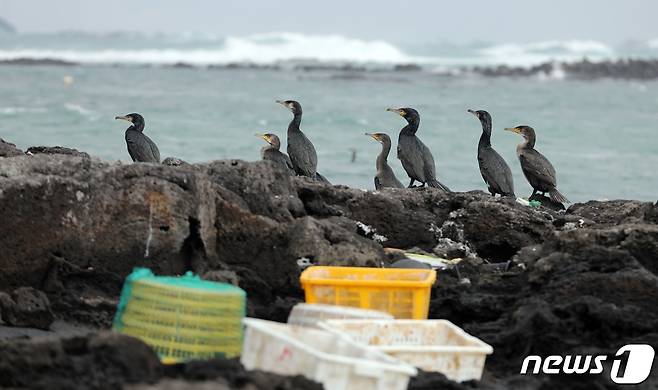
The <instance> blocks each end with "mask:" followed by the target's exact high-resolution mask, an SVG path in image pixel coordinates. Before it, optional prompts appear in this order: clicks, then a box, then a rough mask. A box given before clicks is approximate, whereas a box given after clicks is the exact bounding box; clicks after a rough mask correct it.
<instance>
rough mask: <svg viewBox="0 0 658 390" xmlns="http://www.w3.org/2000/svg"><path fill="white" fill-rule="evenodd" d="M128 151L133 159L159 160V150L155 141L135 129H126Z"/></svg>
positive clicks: (142, 160) (141, 160) (144, 160)
mask: <svg viewBox="0 0 658 390" xmlns="http://www.w3.org/2000/svg"><path fill="white" fill-rule="evenodd" d="M126 144H127V145H128V153H129V154H130V157H132V159H133V161H140V162H160V152H159V151H158V147H157V146H155V143H153V141H151V139H149V138H148V137H147V136H146V135H144V134H143V133H141V132H139V131H137V130H128V131H126Z"/></svg>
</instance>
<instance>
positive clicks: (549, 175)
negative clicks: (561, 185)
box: [505, 126, 569, 203]
mask: <svg viewBox="0 0 658 390" xmlns="http://www.w3.org/2000/svg"><path fill="white" fill-rule="evenodd" d="M505 130H507V131H511V132H514V133H517V134H521V135H522V136H523V138H525V141H524V142H522V143H520V144H519V145H518V146H517V147H516V155H517V156H518V157H519V161H520V162H521V169H522V170H523V174H524V175H525V177H526V179H528V183H530V185H531V186H532V188H533V191H532V195H535V194H536V193H537V191H539V192H542V193H543V194H546V192H548V195H549V197H550V198H551V200H552V201H553V202H558V203H565V202H566V203H568V202H569V200H568V199H567V198H566V197H565V196H564V195H562V194H561V193H560V191H558V190H557V188H556V187H557V183H556V178H555V168H553V165H551V162H550V161H548V159H547V158H546V157H544V156H543V155H542V154H541V153H539V152H538V151H536V150H535V140H536V138H537V137H536V136H535V130H534V129H533V128H532V127H530V126H516V127H511V128H509V127H508V128H506V129H505Z"/></svg>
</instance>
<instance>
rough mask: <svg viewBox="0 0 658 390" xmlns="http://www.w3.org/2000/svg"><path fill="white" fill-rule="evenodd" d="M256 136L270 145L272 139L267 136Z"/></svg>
mask: <svg viewBox="0 0 658 390" xmlns="http://www.w3.org/2000/svg"><path fill="white" fill-rule="evenodd" d="M254 135H255V136H256V137H259V138H262V139H264V140H265V141H267V143H270V138H269V137H268V136H267V135H266V134H254Z"/></svg>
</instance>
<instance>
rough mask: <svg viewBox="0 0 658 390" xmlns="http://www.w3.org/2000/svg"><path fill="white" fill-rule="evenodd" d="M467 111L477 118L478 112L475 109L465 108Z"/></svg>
mask: <svg viewBox="0 0 658 390" xmlns="http://www.w3.org/2000/svg"><path fill="white" fill-rule="evenodd" d="M466 111H467V112H470V113H471V114H473V115H475V117H476V118H479V116H478V113H477V112H476V111H473V110H471V109H468V110H466Z"/></svg>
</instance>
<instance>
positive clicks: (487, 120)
mask: <svg viewBox="0 0 658 390" xmlns="http://www.w3.org/2000/svg"><path fill="white" fill-rule="evenodd" d="M468 112H470V113H471V114H473V115H475V116H476V117H477V118H478V119H479V120H480V123H481V124H482V135H481V136H480V142H479V143H478V164H479V165H480V173H481V174H482V178H483V179H484V182H485V183H487V186H488V188H489V192H490V193H491V195H492V196H496V194H500V195H501V196H508V195H509V196H514V179H512V171H511V170H510V168H509V165H507V163H506V162H505V160H504V159H503V158H502V157H501V155H500V154H498V152H496V151H495V150H494V148H493V147H491V115H489V113H488V112H486V111H484V110H478V111H473V110H468Z"/></svg>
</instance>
